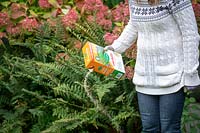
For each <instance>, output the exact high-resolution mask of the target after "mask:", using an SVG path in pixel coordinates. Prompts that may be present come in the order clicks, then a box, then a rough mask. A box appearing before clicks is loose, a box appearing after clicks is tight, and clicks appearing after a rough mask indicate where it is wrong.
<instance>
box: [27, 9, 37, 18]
mask: <svg viewBox="0 0 200 133" xmlns="http://www.w3.org/2000/svg"><path fill="white" fill-rule="evenodd" d="M29 12H30V14H31V15H32V16H33V17H38V15H37V13H35V12H34V11H33V10H29Z"/></svg>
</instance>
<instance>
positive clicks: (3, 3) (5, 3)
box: [1, 1, 11, 7]
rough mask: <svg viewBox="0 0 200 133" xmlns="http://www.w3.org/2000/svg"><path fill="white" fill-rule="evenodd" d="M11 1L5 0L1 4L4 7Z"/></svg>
mask: <svg viewBox="0 0 200 133" xmlns="http://www.w3.org/2000/svg"><path fill="white" fill-rule="evenodd" d="M10 3H11V2H9V1H5V2H1V5H2V6H4V7H8V6H9V5H10Z"/></svg>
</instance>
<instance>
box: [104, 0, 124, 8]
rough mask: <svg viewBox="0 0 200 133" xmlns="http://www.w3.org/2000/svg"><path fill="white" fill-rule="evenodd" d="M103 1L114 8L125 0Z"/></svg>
mask: <svg viewBox="0 0 200 133" xmlns="http://www.w3.org/2000/svg"><path fill="white" fill-rule="evenodd" d="M103 2H104V3H105V4H106V5H107V6H108V7H109V8H113V7H115V6H116V5H117V4H119V3H120V2H124V0H103Z"/></svg>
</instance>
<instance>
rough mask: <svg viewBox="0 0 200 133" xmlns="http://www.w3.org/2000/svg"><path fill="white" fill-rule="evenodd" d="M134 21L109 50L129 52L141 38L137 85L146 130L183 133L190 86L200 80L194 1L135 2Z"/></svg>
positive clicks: (199, 38) (130, 2) (133, 9)
mask: <svg viewBox="0 0 200 133" xmlns="http://www.w3.org/2000/svg"><path fill="white" fill-rule="evenodd" d="M129 7H130V20H129V23H128V25H127V26H126V27H125V29H124V31H123V32H122V34H121V35H120V37H119V38H118V39H117V40H115V41H114V43H113V44H112V45H110V46H107V47H105V50H108V49H109V50H114V51H116V52H119V53H123V52H124V51H125V50H126V49H127V48H129V47H130V46H131V45H132V44H133V43H134V42H135V41H136V40H137V59H136V65H135V73H134V77H133V83H134V84H135V86H136V91H137V95H138V104H139V110H140V114H141V119H142V126H143V129H142V131H143V132H149V133H157V132H162V133H180V132H181V130H180V127H181V115H182V111H183V105H184V91H183V87H184V86H192V87H194V86H197V85H199V84H200V79H199V76H198V72H197V68H198V65H199V62H198V57H199V51H198V45H199V40H200V36H199V34H198V28H197V24H196V20H195V16H194V11H193V9H192V5H191V2H190V0H160V1H159V0H149V1H148V0H139V1H135V0H129Z"/></svg>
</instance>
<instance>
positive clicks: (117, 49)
mask: <svg viewBox="0 0 200 133" xmlns="http://www.w3.org/2000/svg"><path fill="white" fill-rule="evenodd" d="M111 46H112V48H113V49H114V51H115V52H117V53H120V54H121V53H123V52H124V51H125V50H124V49H125V48H123V46H122V44H121V43H120V42H119V41H117V40H115V41H114V43H113V44H112V45H111Z"/></svg>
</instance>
